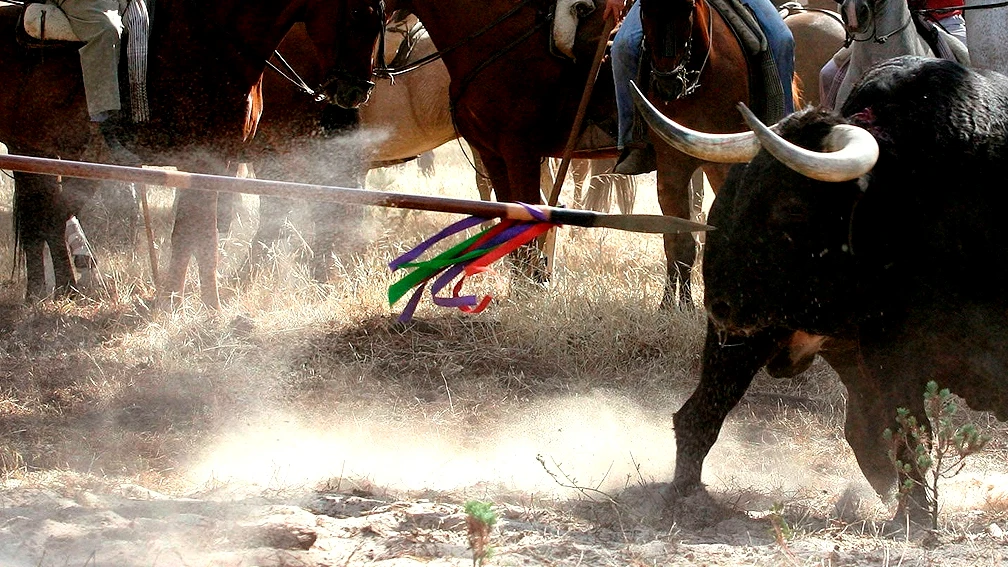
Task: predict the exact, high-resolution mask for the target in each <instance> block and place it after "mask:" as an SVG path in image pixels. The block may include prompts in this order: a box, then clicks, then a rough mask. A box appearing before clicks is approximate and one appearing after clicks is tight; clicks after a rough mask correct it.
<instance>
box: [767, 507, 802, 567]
mask: <svg viewBox="0 0 1008 567" xmlns="http://www.w3.org/2000/svg"><path fill="white" fill-rule="evenodd" d="M768 517H769V518H770V535H772V536H773V538H774V541H776V542H777V545H778V546H780V549H781V551H782V552H784V554H785V555H787V556H788V557H790V558H791V559H792V560H794V559H795V555H794V552H793V551H791V548H790V547H789V546H788V541H790V540H792V539H793V538H794V537H795V532H794V529H793V528H792V527H791V524H789V523H788V521H787V518H785V517H784V504H783V503H782V502H774V504H773V506H771V507H770V514H769V516H768Z"/></svg>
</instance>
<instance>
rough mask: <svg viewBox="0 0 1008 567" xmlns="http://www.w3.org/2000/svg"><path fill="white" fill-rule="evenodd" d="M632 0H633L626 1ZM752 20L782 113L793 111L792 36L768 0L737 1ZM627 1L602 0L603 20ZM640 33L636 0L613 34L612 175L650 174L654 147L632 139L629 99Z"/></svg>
mask: <svg viewBox="0 0 1008 567" xmlns="http://www.w3.org/2000/svg"><path fill="white" fill-rule="evenodd" d="M630 1H633V0H630ZM740 1H741V2H742V4H744V5H746V6H747V7H748V8H749V9H750V10H751V11H752V13H753V15H754V16H755V17H756V21H757V22H758V23H759V25H760V28H762V29H763V33H764V34H765V35H766V38H767V42H768V43H769V44H770V56H771V58H772V59H773V61H774V63H775V64H776V66H777V74H778V76H779V77H780V80H781V86H782V87H783V91H784V114H785V115H788V114H791V113H792V112H794V100H793V98H792V93H791V77H792V76H793V74H794V37H793V36H792V35H791V30H790V29H788V27H787V26H786V25H785V24H784V20H783V19H782V18H781V16H780V13H779V12H778V11H777V8H775V7H774V5H773V3H772V2H771V1H770V0H740ZM626 2H627V0H606V8H605V15H606V17H607V18H608V17H612V16H615V17H618V15H619V14H621V13H622V12H623V10H624V9H625V3H626ZM643 40H644V31H643V30H642V28H641V19H640V0H638V1H637V2H634V4H633V6H631V7H630V9H629V11H628V12H627V14H626V17H625V18H624V20H623V24H622V25H621V26H620V28H619V31H617V32H616V37H615V39H614V40H613V45H612V67H613V80H614V82H615V83H616V111H617V116H618V121H619V138H618V142H617V143H618V146H619V149H620V158H619V161H618V162H617V163H616V167H615V168H614V169H613V171H615V172H616V173H623V174H628V175H636V174H639V173H647V172H649V171H654V170H655V167H656V163H655V153H654V148H653V147H652V146H651V144H650V143H649V142H648V141H647V140H639V139H635V138H634V128H633V121H634V120H633V117H634V106H633V99H631V98H630V81H631V80H637V74H638V71H639V68H640V58H641V47H642V45H643Z"/></svg>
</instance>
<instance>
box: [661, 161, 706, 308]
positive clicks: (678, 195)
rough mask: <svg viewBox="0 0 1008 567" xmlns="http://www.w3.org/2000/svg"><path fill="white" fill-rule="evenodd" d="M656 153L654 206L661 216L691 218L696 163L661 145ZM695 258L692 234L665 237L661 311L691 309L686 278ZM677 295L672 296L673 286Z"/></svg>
mask: <svg viewBox="0 0 1008 567" xmlns="http://www.w3.org/2000/svg"><path fill="white" fill-rule="evenodd" d="M655 150H656V151H657V153H658V204H659V205H660V206H661V210H662V213H663V214H665V215H668V216H675V217H680V218H684V219H690V218H693V203H692V198H691V197H692V195H691V192H690V190H689V183H690V177H691V176H692V175H693V171H694V170H696V168H697V166H698V165H699V163H698V162H697V161H696V160H694V159H692V158H688V157H686V156H684V155H683V154H681V153H679V152H677V151H675V150H673V149H672V148H670V147H668V146H666V145H665V144H655ZM696 256H697V242H696V238H694V236H693V234H692V233H689V232H684V233H681V234H666V235H665V260H666V265H667V268H668V278H667V279H666V280H665V292H664V293H663V294H662V300H661V307H662V308H663V309H668V308H671V307H672V306H673V305H679V306H680V307H683V308H686V307H688V306H692V305H693V291H692V286H691V285H690V275H691V272H692V270H693V263H694V262H695V261H696ZM677 283H678V285H679V293H678V295H677V294H676V284H677Z"/></svg>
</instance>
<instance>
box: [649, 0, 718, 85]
mask: <svg viewBox="0 0 1008 567" xmlns="http://www.w3.org/2000/svg"><path fill="white" fill-rule="evenodd" d="M700 1H701V0H697V1H696V2H694V3H693V11H692V13H690V26H689V27H690V33H689V37H688V38H687V39H686V48H685V49H684V50H683V56H682V57H681V59H680V60H679V64H678V65H676V66H675V67H674V68H673V69H671V70H669V71H661V70H659V69H656V68H655V66H654V63H653V61H654V56H652V65H651V86H652V88H655V89H656V91H657V92H659V93H663V92H664V93H666V94H668V95H670V98H668V99H667V100H678V99H680V98H683V97H685V96H689V95H691V94H693V93H694V92H695V91H696V90H697V89H698V88H700V76H701V75H702V74H703V72H704V69H705V68H706V67H707V61H709V60H710V54H711V49H712V44H713V43H714V18H713V13H711V12H713V10H712V8H711V7H710V4H707V9H708V17H707V53H706V54H705V55H704V60H703V62H702V63H701V64H700V68H699V69H689V68H688V67H687V65H689V63H690V61H691V60H692V58H693V36H694V34H693V19H694V18H695V17H696V13H697V10H698V9H699V2H700ZM664 35H665V37H664V38H663V41H662V43H661V49H662V53H660V55H662V56H663V57H672V56H674V55H676V53H675V52H674V51H671V50H670V49H669V47H670V45H671V44H672V43H673V42H672V41H671V40H670V37H669V36H670V35H672V31H671V30H669V31H668V32H667V33H666V34H664ZM670 51H671V52H670ZM656 84H657V85H663V86H658V87H656ZM669 84H672V85H675V87H674V88H673V89H672V90H673V92H671V93H669V92H668V90H669V89H668V85H669Z"/></svg>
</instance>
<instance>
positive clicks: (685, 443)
mask: <svg viewBox="0 0 1008 567" xmlns="http://www.w3.org/2000/svg"><path fill="white" fill-rule="evenodd" d="M788 334H789V333H787V332H786V331H779V330H768V331H763V332H761V333H759V334H756V335H753V336H750V337H732V336H725V337H724V341H722V340H721V339H720V338H719V336H718V333H717V331H716V330H715V328H714V326H713V325H712V324H711V323H709V322H708V324H707V339H706V342H705V343H704V352H703V369H702V371H701V374H700V383H699V384H698V385H697V387H696V390H694V391H693V394H692V395H691V396H690V397H689V399H688V400H686V403H684V404H683V406H682V407H681V408H680V409H679V411H678V412H676V414H675V417H674V418H673V420H672V423H673V425H674V427H675V436H676V465H675V477H674V479H673V481H672V485H673V488H674V489H675V490H676V492H677V494H678V495H680V496H687V495H690V494H692V493H694V492H697V491H698V490H701V489H702V488H703V484H702V483H701V480H700V477H701V473H702V471H703V461H704V459H705V458H706V457H707V453H708V452H710V449H711V447H712V446H713V445H714V442H715V441H717V437H718V434H719V433H720V432H721V426H722V425H723V424H724V420H725V418H726V417H727V416H728V412H730V411H731V410H732V408H734V407H735V406H736V405H737V404H738V402H739V400H741V399H742V396H743V395H745V392H746V390H748V389H749V385H750V384H751V383H752V380H753V377H754V376H755V375H756V372H757V371H759V369H760V368H762V367H763V366H764V365H765V364H766V363H767V361H768V360H770V359H771V358H772V356H773V355H774V354H775V353H776V352H777V351H779V350H780V348H781V344H782V337H786V336H787V335H788Z"/></svg>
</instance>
